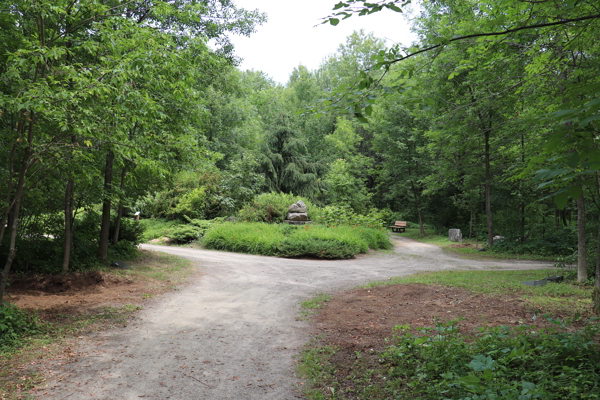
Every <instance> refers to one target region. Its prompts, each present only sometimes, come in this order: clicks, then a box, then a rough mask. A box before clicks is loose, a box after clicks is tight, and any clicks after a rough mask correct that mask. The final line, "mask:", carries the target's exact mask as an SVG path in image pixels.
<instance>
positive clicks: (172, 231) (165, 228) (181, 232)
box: [140, 217, 214, 244]
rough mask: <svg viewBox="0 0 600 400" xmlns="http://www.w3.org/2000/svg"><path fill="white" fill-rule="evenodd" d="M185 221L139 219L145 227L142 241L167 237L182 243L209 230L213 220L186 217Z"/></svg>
mask: <svg viewBox="0 0 600 400" xmlns="http://www.w3.org/2000/svg"><path fill="white" fill-rule="evenodd" d="M185 219H186V220H187V222H186V223H183V222H180V221H178V220H175V221H166V220H163V219H146V220H142V221H140V222H141V224H142V225H143V226H144V228H145V230H146V231H145V233H144V236H143V238H142V240H143V241H144V242H148V241H150V240H152V239H159V238H164V237H167V238H169V239H171V240H173V241H174V242H175V243H178V244H184V243H190V242H193V241H194V240H198V239H200V238H201V237H202V236H204V233H205V232H206V231H207V230H209V229H210V228H211V227H212V226H213V224H214V220H213V221H207V220H200V219H191V218H188V217H186V218H185Z"/></svg>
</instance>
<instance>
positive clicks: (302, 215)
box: [283, 200, 312, 225]
mask: <svg viewBox="0 0 600 400" xmlns="http://www.w3.org/2000/svg"><path fill="white" fill-rule="evenodd" d="M283 222H285V223H287V224H291V225H304V224H311V223H312V221H309V220H308V207H306V204H304V202H303V201H302V200H298V201H297V202H296V203H294V204H292V205H291V206H290V207H289V208H288V214H287V219H286V220H284V221H283Z"/></svg>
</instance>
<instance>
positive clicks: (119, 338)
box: [36, 238, 549, 400]
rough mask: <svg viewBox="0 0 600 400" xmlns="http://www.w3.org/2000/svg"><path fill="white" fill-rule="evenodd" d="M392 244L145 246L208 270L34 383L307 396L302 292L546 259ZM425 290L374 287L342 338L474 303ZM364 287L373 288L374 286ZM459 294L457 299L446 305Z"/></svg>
mask: <svg viewBox="0 0 600 400" xmlns="http://www.w3.org/2000/svg"><path fill="white" fill-rule="evenodd" d="M395 243H396V246H395V248H394V251H393V252H390V253H376V254H370V255H365V256H360V257H357V258H356V259H353V260H340V261H315V260H289V259H280V258H274V257H260V256H252V255H245V254H234V253H225V252H217V251H204V250H196V249H189V248H181V247H164V246H150V245H144V248H147V249H154V250H160V251H164V252H168V253H172V254H176V255H179V256H182V257H186V258H189V259H190V260H192V261H194V262H195V263H197V265H199V266H201V268H202V270H203V276H202V277H200V278H197V279H196V280H195V281H194V282H193V283H192V284H190V285H189V286H188V287H186V288H183V289H182V290H180V291H178V292H175V293H169V294H166V295H164V296H161V297H160V298H158V299H154V300H151V301H149V302H147V303H146V305H145V309H144V310H142V311H140V312H139V313H137V314H136V318H135V320H134V321H133V322H131V323H130V324H129V325H128V326H127V327H125V328H122V329H113V330H107V331H103V332H97V333H95V334H91V335H88V336H84V337H80V338H76V339H74V340H73V341H72V342H71V347H72V351H71V353H72V354H73V356H71V357H70V358H69V359H68V360H63V359H58V360H54V362H53V363H52V364H50V365H47V366H46V368H50V370H49V371H50V372H47V378H48V380H47V382H46V384H45V385H41V386H39V387H38V388H36V393H37V397H36V398H44V399H45V398H49V399H63V398H77V399H81V398H94V399H115V398H119V399H139V398H145V399H167V398H169V399H200V398H206V399H261V400H262V399H277V400H287V399H300V398H302V395H301V391H300V390H298V386H299V384H300V381H299V380H298V379H297V378H296V377H295V375H294V356H295V355H297V354H298V353H299V351H300V350H301V349H302V347H303V345H304V344H305V343H306V342H308V340H309V339H310V337H311V336H310V332H309V329H307V328H309V325H308V323H307V322H306V321H300V320H299V319H298V318H297V316H298V304H299V302H300V301H302V300H306V299H307V298H310V297H311V296H313V295H314V294H315V293H318V292H327V293H333V292H338V291H342V290H347V289H351V288H353V287H355V286H356V285H359V284H364V283H367V282H369V281H373V280H384V279H387V278H390V277H394V276H401V275H408V274H412V273H415V272H426V271H438V270H459V269H495V270H498V269H533V268H547V267H548V266H549V265H548V264H546V263H532V262H522V261H516V262H515V261H506V260H503V261H479V260H466V259H460V258H457V257H455V256H452V255H449V254H445V253H443V252H442V251H441V250H440V249H439V248H438V247H436V246H433V245H429V244H424V243H419V242H415V241H412V240H410V239H405V238H395ZM117 286H118V285H117ZM115 287H116V286H115ZM120 287H122V288H123V289H125V288H126V287H127V285H122V286H120ZM125 290H126V289H125ZM371 290H373V289H371ZM382 290H384V292H382V293H385V290H390V291H391V290H393V289H392V287H390V288H389V289H382ZM421 292H422V291H419V290H415V291H414V292H412V294H411V293H409V294H406V293H404V294H402V296H401V297H400V298H399V299H398V298H396V296H397V295H394V294H393V293H392V292H389V293H388V296H387V297H386V296H383V297H382V296H378V298H379V299H383V300H376V299H375V297H374V298H373V299H372V301H375V303H372V302H370V301H371V300H369V298H368V297H366V299H362V300H358V298H357V300H356V301H355V302H354V303H356V307H362V309H361V308H356V307H355V308H354V310H355V311H354V312H355V314H354V315H350V314H347V318H348V319H349V320H350V321H353V322H352V323H353V324H354V325H355V326H359V328H357V329H358V330H356V329H355V330H354V331H352V332H353V334H354V336H355V337H354V338H353V337H352V333H350V334H344V335H345V336H340V335H342V334H343V333H342V331H343V329H342V328H340V329H339V330H338V331H339V334H338V339H339V340H344V341H346V340H350V341H352V340H354V341H356V345H357V346H363V347H364V346H367V347H368V345H369V344H371V342H372V339H369V337H371V336H373V337H379V336H381V335H383V332H384V331H385V332H387V334H386V335H388V336H389V331H390V329H391V324H395V323H397V321H392V315H391V314H390V315H389V319H390V320H389V321H388V320H387V319H382V317H380V316H379V311H380V308H382V307H384V304H388V306H387V309H388V310H389V311H390V312H392V310H395V311H393V313H398V312H400V311H401V309H407V310H409V311H410V312H411V313H412V314H411V315H412V316H413V317H412V318H413V319H418V318H422V319H423V323H425V321H428V320H429V319H431V318H433V316H434V315H433V314H431V315H430V314H428V310H430V309H433V308H437V307H441V308H440V310H443V311H444V312H445V313H446V314H452V313H448V312H447V311H452V312H455V313H457V314H458V312H457V311H458V310H459V308H458V307H457V306H460V307H463V305H461V304H462V303H465V304H466V303H467V301H466V300H465V298H464V296H466V295H465V294H461V293H460V292H458V291H446V290H444V291H440V292H437V293H436V292H435V291H434V292H431V293H429V295H427V294H425V295H423V296H424V297H419V295H420V293H421ZM356 293H358V292H356ZM365 293H366V296H368V295H370V292H368V290H367V291H366V292H365ZM53 296H62V294H55V295H53ZM461 296H463V297H461ZM85 297H87V296H85ZM113 297H114V296H113ZM63 299H66V298H63ZM99 299H101V298H99ZM385 299H388V300H385ZM461 299H462V300H461ZM105 300H106V298H105ZM363 300H364V303H362V304H360V305H359V304H358V303H359V302H363ZM99 301H100V300H99ZM377 301H379V303H377ZM381 301H384V302H385V303H381ZM396 301H404V303H405V304H404V307H395V308H392V307H391V305H392V304H393V303H394V302H396ZM452 301H454V303H455V305H454V306H450V305H449V304H452V303H451V302H452ZM459 301H460V302H459ZM481 301H482V300H480V302H481ZM449 302H450V303H449ZM410 303H412V304H410ZM444 307H446V308H444ZM515 307H516V306H515ZM468 309H469V308H468V307H467V308H466V310H468ZM515 309H516V308H515ZM475 310H477V309H475ZM499 310H500V308H498V311H499ZM340 312H341V309H340ZM440 312H441V311H440ZM473 313H475V311H473ZM452 315H454V314H452ZM491 315H492V314H491ZM518 317H519V315H516V314H515V315H512V316H511V315H507V316H505V317H502V318H506V319H514V318H518ZM386 318H388V317H386ZM393 318H394V319H395V318H396V317H393ZM490 318H491V317H490ZM498 318H500V317H498ZM340 321H341V320H340ZM388 325H389V326H388ZM330 329H331V330H332V331H333V330H334V328H330ZM377 332H381V334H379V333H377ZM332 337H333V336H332Z"/></svg>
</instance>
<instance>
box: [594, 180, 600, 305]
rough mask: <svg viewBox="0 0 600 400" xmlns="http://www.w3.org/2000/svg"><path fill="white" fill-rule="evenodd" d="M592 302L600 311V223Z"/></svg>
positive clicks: (599, 226)
mask: <svg viewBox="0 0 600 400" xmlns="http://www.w3.org/2000/svg"><path fill="white" fill-rule="evenodd" d="M599 191H600V189H599ZM599 194H600V193H599ZM599 222H600V221H599ZM592 303H593V305H594V311H595V312H596V314H598V313H600V223H599V224H598V236H597V237H596V281H595V284H594V294H593V295H592Z"/></svg>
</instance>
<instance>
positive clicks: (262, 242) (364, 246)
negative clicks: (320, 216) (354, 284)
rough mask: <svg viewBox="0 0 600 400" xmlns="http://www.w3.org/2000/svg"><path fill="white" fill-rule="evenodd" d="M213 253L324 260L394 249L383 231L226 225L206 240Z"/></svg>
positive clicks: (208, 233) (214, 229)
mask: <svg viewBox="0 0 600 400" xmlns="http://www.w3.org/2000/svg"><path fill="white" fill-rule="evenodd" d="M203 243H204V246H206V248H209V249H215V250H226V251H233V252H238V253H249V254H260V255H265V256H279V257H288V258H294V257H309V258H323V259H345V258H352V257H354V256H355V255H356V254H361V253H366V252H367V251H368V249H369V248H371V249H374V250H378V249H388V248H391V247H392V245H391V243H390V241H389V239H388V235H387V232H385V231H384V230H382V229H373V228H364V227H352V226H331V227H328V226H324V225H304V226H294V225H285V224H284V225H275V224H265V223H238V224H232V223H224V224H221V225H219V226H215V227H213V228H212V229H211V230H210V231H208V232H207V233H206V235H205V236H204V239H203Z"/></svg>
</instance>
